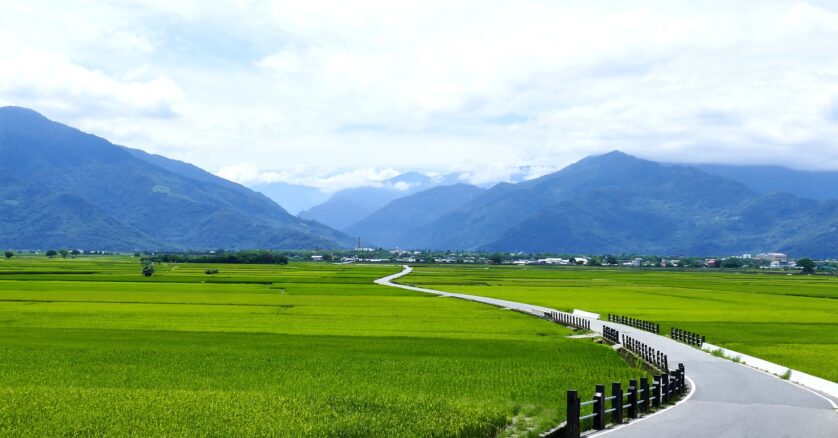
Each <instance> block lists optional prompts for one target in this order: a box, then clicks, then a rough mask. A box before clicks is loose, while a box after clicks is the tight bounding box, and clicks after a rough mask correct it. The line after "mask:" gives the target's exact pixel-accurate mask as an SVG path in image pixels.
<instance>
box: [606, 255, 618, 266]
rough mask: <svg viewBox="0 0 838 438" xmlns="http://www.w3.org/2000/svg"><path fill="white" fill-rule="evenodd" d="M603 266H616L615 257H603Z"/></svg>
mask: <svg viewBox="0 0 838 438" xmlns="http://www.w3.org/2000/svg"><path fill="white" fill-rule="evenodd" d="M605 264H606V265H616V264H617V257H614V256H612V255H607V256H605Z"/></svg>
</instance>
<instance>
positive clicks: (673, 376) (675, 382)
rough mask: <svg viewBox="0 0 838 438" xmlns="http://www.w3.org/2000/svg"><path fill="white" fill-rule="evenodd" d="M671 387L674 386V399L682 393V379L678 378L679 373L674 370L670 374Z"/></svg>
mask: <svg viewBox="0 0 838 438" xmlns="http://www.w3.org/2000/svg"><path fill="white" fill-rule="evenodd" d="M669 381H670V386H672V396H673V397H672V398H675V395H676V394H678V393H679V392H681V379H679V378H678V371H676V370H672V371H670V372H669Z"/></svg>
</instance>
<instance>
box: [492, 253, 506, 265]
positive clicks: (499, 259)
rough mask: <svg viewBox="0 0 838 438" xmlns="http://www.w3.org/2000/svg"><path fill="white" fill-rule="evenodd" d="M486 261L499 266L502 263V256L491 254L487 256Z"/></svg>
mask: <svg viewBox="0 0 838 438" xmlns="http://www.w3.org/2000/svg"><path fill="white" fill-rule="evenodd" d="M488 260H489V263H494V264H496V265H499V264H501V263H503V256H501V255H500V254H492V255H491V256H489V259H488Z"/></svg>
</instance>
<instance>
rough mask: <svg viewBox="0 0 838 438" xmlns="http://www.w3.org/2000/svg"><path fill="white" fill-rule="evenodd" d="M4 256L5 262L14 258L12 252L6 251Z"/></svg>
mask: <svg viewBox="0 0 838 438" xmlns="http://www.w3.org/2000/svg"><path fill="white" fill-rule="evenodd" d="M4 255H5V256H6V260H8V259H10V258H12V257H14V256H15V253H13V252H11V251H6V252H5V253H4Z"/></svg>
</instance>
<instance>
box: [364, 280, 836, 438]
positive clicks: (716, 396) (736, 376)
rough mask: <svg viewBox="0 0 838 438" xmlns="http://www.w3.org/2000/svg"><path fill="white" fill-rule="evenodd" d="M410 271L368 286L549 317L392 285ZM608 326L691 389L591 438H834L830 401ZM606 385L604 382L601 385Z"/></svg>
mask: <svg viewBox="0 0 838 438" xmlns="http://www.w3.org/2000/svg"><path fill="white" fill-rule="evenodd" d="M411 271H412V268H410V267H408V266H404V270H403V271H402V272H399V273H398V274H393V275H390V276H387V277H384V278H381V279H378V280H376V281H375V282H376V283H377V284H381V285H385V286H392V287H398V288H402V289H408V290H413V291H418V292H426V293H430V294H435V295H440V296H446V297H454V298H461V299H464V300H469V301H476V302H479V303H485V304H491V305H493V306H498V307H503V308H509V309H515V310H518V311H521V312H525V313H529V314H532V315H535V316H539V317H541V316H543V315H544V312H550V311H554V312H555V311H557V310H555V309H551V308H549V307H542V306H535V305H530V304H524V303H518V302H514V301H507V300H500V299H495V298H487V297H481V296H477V295H468V294H458V293H451V292H443V291H438V290H433V289H425V288H421V287H414V286H407V285H403V284H397V283H393V280H395V279H397V278H399V277H402V276H404V275H407V274H409V273H410V272H411ZM603 324H604V322H603V321H599V320H595V319H591V329H592V330H594V331H596V332H600V333H602V326H603ZM605 324H607V325H608V326H609V327H612V328H615V329H617V330H619V331H620V333H625V334H626V335H629V336H632V337H633V338H635V339H637V340H639V341H640V342H643V343H645V344H647V345H649V346H651V347H653V348H655V349H657V350H660V351H663V352H664V353H666V354H667V355H668V358H669V364H670V366H673V367H674V366H677V364H678V363H683V364H684V366H685V368H686V371H687V377H689V378H690V380H691V381H692V382H693V383H694V385H695V389H694V392H693V393H692V395H691V396H690V398H689V399H688V400H686V401H685V402H683V403H681V404H680V405H678V406H677V407H676V408H674V409H666V410H663V411H661V412H659V413H657V414H653V415H650V416H648V417H646V418H644V419H642V420H639V421H635V422H632V423H629V424H627V425H624V426H621V427H617V428H615V429H611V430H606V431H604V432H599V433H597V434H595V435H594V436H603V435H605V436H608V437H609V438H610V437H614V438H620V437H638V438H641V437H642V438H649V437H679V438H681V437H684V438H692V437H695V438H711V437H712V438H715V437H731V438H734V437H735V438H741V437H747V438H751V437H753V438H773V437H777V438H780V437H782V438H809V437H813V438H816V437H826V438H838V413H836V410H835V405H834V404H833V403H834V402H833V401H831V400H828V399H827V398H825V397H823V396H821V395H818V394H815V393H813V392H812V391H809V390H808V389H805V388H802V387H800V386H797V385H794V384H792V383H789V382H787V381H784V380H781V379H779V378H777V377H775V376H771V375H768V374H766V373H763V372H762V371H758V370H755V369H753V368H749V367H746V366H744V365H740V364H737V363H734V362H732V361H729V360H726V359H721V358H717V357H714V356H711V355H710V354H707V353H704V352H701V351H699V350H697V349H695V348H693V347H689V346H687V345H685V344H681V343H679V342H675V341H673V340H671V339H669V338H665V337H663V336H659V335H655V334H652V333H649V332H645V331H642V330H638V329H635V328H633V327H629V326H624V325H621V324H615V323H610V322H607V323H605ZM603 383H608V382H603Z"/></svg>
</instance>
